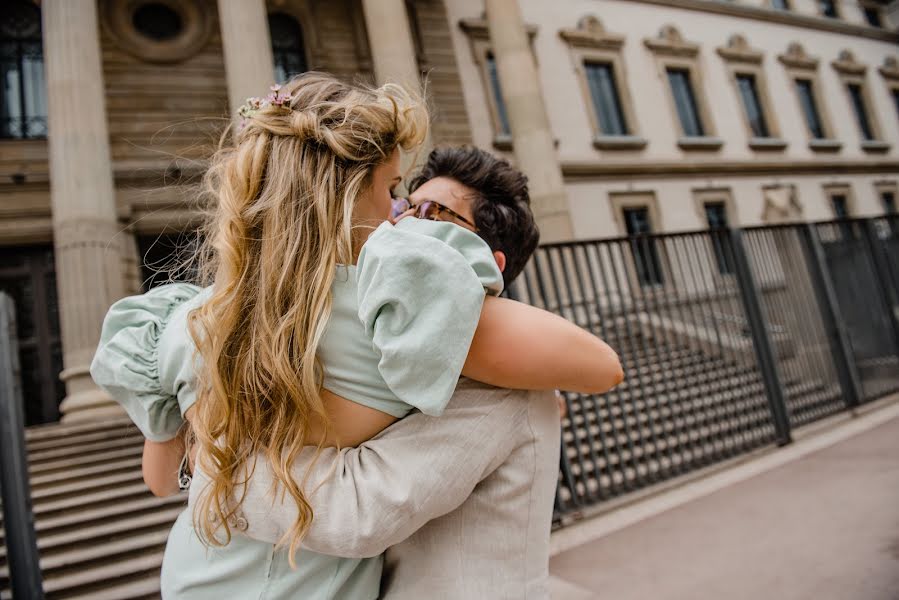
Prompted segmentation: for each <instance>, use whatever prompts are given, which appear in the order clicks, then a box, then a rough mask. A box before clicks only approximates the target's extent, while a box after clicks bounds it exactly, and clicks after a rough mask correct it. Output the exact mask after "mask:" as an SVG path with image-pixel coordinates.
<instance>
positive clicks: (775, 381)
mask: <svg viewBox="0 0 899 600" xmlns="http://www.w3.org/2000/svg"><path fill="white" fill-rule="evenodd" d="M730 239H731V244H732V246H733V250H734V262H735V265H734V266H735V267H736V275H737V282H738V284H739V286H740V295H741V296H742V298H743V304H744V306H745V308H746V318H747V321H748V322H749V327H750V330H751V332H752V342H753V344H752V345H753V347H754V348H755V353H756V357H757V358H758V361H759V368H760V370H761V372H762V379H763V380H764V383H765V391H766V392H767V396H768V403H769V405H770V407H771V415H772V417H773V418H774V430H775V432H776V436H777V444H778V445H779V446H783V445H786V444H789V443H790V442H791V441H792V440H791V437H790V421H789V419H788V417H787V409H786V403H785V402H784V390H783V385H782V383H781V380H780V375H779V373H778V369H777V358H776V357H775V354H774V349H773V348H772V346H771V338H770V336H769V335H768V323H767V321H766V319H765V314H764V312H763V311H762V306H761V302H760V296H759V288H758V286H757V285H756V282H755V277H754V276H753V274H752V268H751V267H750V265H749V258H748V256H747V254H746V248H745V246H744V244H743V232H742V231H740V230H739V229H732V230H731V232H730Z"/></svg>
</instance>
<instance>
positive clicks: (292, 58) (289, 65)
mask: <svg viewBox="0 0 899 600" xmlns="http://www.w3.org/2000/svg"><path fill="white" fill-rule="evenodd" d="M268 31H269V35H270V36H271V40H272V58H273V59H274V62H275V81H277V82H279V83H283V82H285V81H287V80H288V79H290V78H291V77H293V76H294V75H299V74H300V73H305V72H306V71H308V70H309V66H308V62H307V61H306V47H305V45H304V43H303V28H302V27H301V26H300V24H299V23H298V22H297V20H296V19H294V18H293V17H291V16H290V15H286V14H284V13H272V14H270V15H269V16H268Z"/></svg>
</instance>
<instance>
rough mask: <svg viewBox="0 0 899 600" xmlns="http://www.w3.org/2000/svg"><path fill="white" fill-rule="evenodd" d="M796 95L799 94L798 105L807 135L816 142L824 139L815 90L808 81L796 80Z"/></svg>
mask: <svg viewBox="0 0 899 600" xmlns="http://www.w3.org/2000/svg"><path fill="white" fill-rule="evenodd" d="M796 93H797V94H799V104H801V105H802V112H803V114H805V124H806V125H807V126H808V130H809V133H811V134H812V137H813V138H815V139H816V140H821V139H824V138H825V135H824V126H823V125H822V123H821V113H819V112H818V104H817V102H815V90H814V88H813V87H812V82H811V80H810V79H797V80H796Z"/></svg>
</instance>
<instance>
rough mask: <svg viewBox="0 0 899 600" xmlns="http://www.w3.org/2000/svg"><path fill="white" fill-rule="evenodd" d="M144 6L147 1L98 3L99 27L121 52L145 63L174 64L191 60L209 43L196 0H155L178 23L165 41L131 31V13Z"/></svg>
mask: <svg viewBox="0 0 899 600" xmlns="http://www.w3.org/2000/svg"><path fill="white" fill-rule="evenodd" d="M146 4H149V2H141V1H133V2H116V1H115V0H101V1H100V5H99V7H98V12H99V14H100V25H101V26H102V27H103V29H104V30H105V31H106V33H107V34H108V35H109V37H110V38H112V40H113V41H114V42H115V43H116V45H117V46H119V47H120V48H121V49H122V50H124V51H125V52H127V53H129V54H131V55H133V56H135V57H137V58H139V59H141V60H145V61H147V62H153V63H176V62H181V61H184V60H187V59H188V58H191V57H192V56H194V55H195V54H197V53H198V52H199V51H200V50H201V49H202V48H203V46H205V45H206V42H207V41H209V36H210V35H211V34H212V29H213V27H212V18H211V15H210V12H209V11H208V10H207V7H206V6H205V4H203V3H201V2H199V1H198V0H187V1H184V0H159V4H162V5H164V6H165V7H166V8H168V9H170V10H171V11H173V12H174V13H176V14H177V15H178V18H179V19H180V20H181V30H180V31H179V32H178V34H177V35H175V36H174V37H173V38H171V39H166V40H155V39H152V38H149V37H147V36H145V35H143V34H141V33H140V32H139V31H138V30H137V29H136V28H135V26H134V14H135V12H136V11H137V10H138V9H139V8H140V7H141V6H144V5H146Z"/></svg>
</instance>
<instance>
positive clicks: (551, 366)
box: [462, 297, 624, 394]
mask: <svg viewBox="0 0 899 600" xmlns="http://www.w3.org/2000/svg"><path fill="white" fill-rule="evenodd" d="M462 374H463V375H465V376H466V377H470V378H471V379H474V380H477V381H481V382H483V383H487V384H490V385H495V386H497V387H503V388H511V389H525V390H552V389H560V390H566V391H570V392H581V393H585V394H600V393H603V392H606V391H608V390H610V389H611V388H613V387H615V386H616V385H618V384H619V383H621V382H622V381H623V380H624V372H623V371H622V369H621V361H620V360H619V359H618V355H617V354H616V353H615V351H614V350H612V348H610V347H609V346H608V344H606V343H605V342H603V341H602V340H601V339H599V338H598V337H596V336H594V335H592V334H591V333H589V332H587V331H585V330H583V329H581V328H580V327H578V326H577V325H575V324H573V323H571V322H569V321H566V320H565V319H563V318H562V317H559V316H556V315H554V314H552V313H550V312H547V311H545V310H541V309H539V308H534V307H533V306H528V305H527V304H522V303H521V302H515V301H514V300H507V299H505V298H494V297H488V298H487V299H486V300H485V301H484V307H483V308H482V309H481V320H480V322H479V323H478V328H477V331H476V332H475V335H474V339H473V340H472V342H471V348H470V350H469V352H468V358H467V359H466V361H465V366H464V368H463V369H462Z"/></svg>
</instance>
